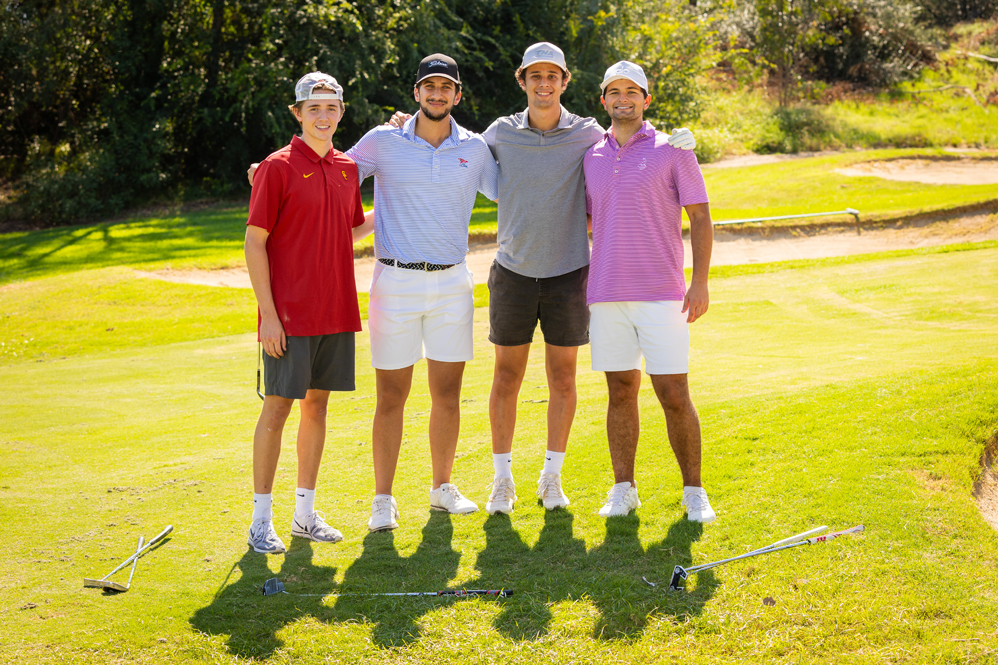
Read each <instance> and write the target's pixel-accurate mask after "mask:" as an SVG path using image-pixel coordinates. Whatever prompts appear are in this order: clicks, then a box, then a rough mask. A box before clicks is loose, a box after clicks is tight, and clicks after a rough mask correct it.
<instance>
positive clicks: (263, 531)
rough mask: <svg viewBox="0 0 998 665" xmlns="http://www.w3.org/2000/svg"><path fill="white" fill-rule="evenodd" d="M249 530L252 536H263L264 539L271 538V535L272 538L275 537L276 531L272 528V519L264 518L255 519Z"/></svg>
mask: <svg viewBox="0 0 998 665" xmlns="http://www.w3.org/2000/svg"><path fill="white" fill-rule="evenodd" d="M254 527H255V528H254ZM250 531H251V533H252V535H253V537H254V538H263V539H264V540H271V538H272V537H273V538H276V537H277V531H275V530H274V522H273V520H264V519H259V520H255V521H254V522H253V524H252V525H251V527H250Z"/></svg>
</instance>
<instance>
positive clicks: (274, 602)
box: [190, 538, 336, 659]
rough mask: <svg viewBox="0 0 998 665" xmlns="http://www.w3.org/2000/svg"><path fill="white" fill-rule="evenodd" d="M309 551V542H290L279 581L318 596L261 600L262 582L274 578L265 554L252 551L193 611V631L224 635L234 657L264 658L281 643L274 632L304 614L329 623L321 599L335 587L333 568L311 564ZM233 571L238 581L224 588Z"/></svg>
mask: <svg viewBox="0 0 998 665" xmlns="http://www.w3.org/2000/svg"><path fill="white" fill-rule="evenodd" d="M320 547H321V546H320ZM312 548H313V543H312V542H311V541H309V540H305V539H303V538H292V539H291V546H290V547H289V548H288V551H287V554H285V555H284V557H283V561H282V563H281V570H280V572H279V573H278V574H277V577H278V578H279V579H280V580H281V581H282V582H284V584H285V586H286V587H287V588H288V589H294V590H296V591H298V592H299V593H308V594H317V595H316V596H308V597H301V596H297V595H287V594H279V595H276V596H267V597H264V596H263V583H264V582H265V581H266V580H268V579H270V578H271V577H274V574H273V573H271V571H270V568H269V567H268V566H267V555H265V554H258V553H256V552H254V551H253V550H252V549H250V550H248V551H247V552H246V554H244V555H243V556H242V558H241V559H239V561H237V562H236V563H235V565H234V566H233V570H232V571H230V572H229V576H228V577H226V580H225V581H224V582H223V583H222V586H221V587H220V588H219V590H218V593H216V594H215V597H214V598H213V599H212V601H211V603H210V604H209V605H208V606H206V607H202V608H201V609H199V610H197V611H196V612H194V614H193V615H192V616H191V619H190V624H191V627H193V628H194V629H195V630H197V631H200V632H202V633H204V634H206V635H224V636H226V638H227V639H226V643H225V645H226V648H227V649H228V651H229V653H230V654H232V655H234V656H239V657H242V658H255V659H267V658H270V657H271V656H272V655H273V653H274V651H276V650H277V649H279V648H280V647H281V646H282V645H283V642H282V641H281V640H280V639H279V638H278V637H277V633H278V632H279V631H280V630H281V629H282V628H284V626H286V625H288V624H291V623H294V622H295V621H298V620H299V619H301V618H302V617H305V616H313V617H315V618H316V619H318V620H319V621H323V622H328V621H329V619H330V614H331V611H330V608H329V607H328V606H326V605H324V604H323V603H322V597H321V596H322V595H323V594H328V593H331V592H332V591H333V590H334V589H335V588H336V582H335V577H336V568H335V567H329V566H315V565H313V563H312V558H313V550H312ZM235 569H238V570H239V579H237V580H236V581H235V582H234V583H232V584H227V583H228V580H229V578H230V577H232V573H233V572H234V571H235Z"/></svg>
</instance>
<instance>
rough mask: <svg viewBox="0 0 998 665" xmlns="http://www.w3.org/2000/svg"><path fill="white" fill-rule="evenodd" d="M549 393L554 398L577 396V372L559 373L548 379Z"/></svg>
mask: <svg viewBox="0 0 998 665" xmlns="http://www.w3.org/2000/svg"><path fill="white" fill-rule="evenodd" d="M548 391H550V393H551V395H552V396H557V397H574V396H575V372H557V373H554V374H553V375H552V376H549V377H548Z"/></svg>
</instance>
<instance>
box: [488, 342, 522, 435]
mask: <svg viewBox="0 0 998 665" xmlns="http://www.w3.org/2000/svg"><path fill="white" fill-rule="evenodd" d="M495 350H496V365H495V370H494V372H493V374H492V394H491V395H489V421H490V423H491V424H492V453H493V454H495V455H499V454H502V453H508V452H511V451H512V450H513V431H514V430H515V429H516V406H517V400H518V398H519V396H520V386H521V385H522V384H523V375H524V374H525V373H526V371H527V359H528V358H529V357H530V345H529V344H521V345H520V346H498V345H496V347H495Z"/></svg>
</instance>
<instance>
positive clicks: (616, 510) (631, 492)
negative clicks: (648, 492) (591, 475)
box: [599, 483, 641, 517]
mask: <svg viewBox="0 0 998 665" xmlns="http://www.w3.org/2000/svg"><path fill="white" fill-rule="evenodd" d="M640 507H641V500H640V499H638V488H637V487H633V486H632V485H631V484H630V483H617V484H616V485H614V486H613V487H611V488H610V491H609V492H607V493H606V504H604V506H603V507H602V508H600V509H599V514H600V517H621V516H624V515H627V514H628V513H630V512H631V511H632V510H634V509H635V508H640Z"/></svg>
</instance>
